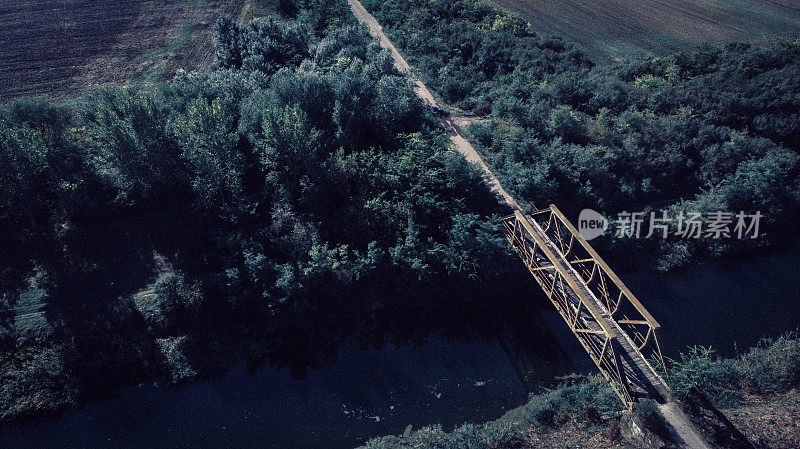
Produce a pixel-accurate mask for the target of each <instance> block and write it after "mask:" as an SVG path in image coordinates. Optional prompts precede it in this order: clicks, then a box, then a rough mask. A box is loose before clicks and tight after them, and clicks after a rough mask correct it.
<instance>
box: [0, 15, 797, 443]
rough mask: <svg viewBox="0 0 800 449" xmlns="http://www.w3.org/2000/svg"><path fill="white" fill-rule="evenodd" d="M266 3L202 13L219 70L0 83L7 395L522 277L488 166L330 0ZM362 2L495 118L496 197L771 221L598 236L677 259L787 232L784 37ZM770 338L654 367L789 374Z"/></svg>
mask: <svg viewBox="0 0 800 449" xmlns="http://www.w3.org/2000/svg"><path fill="white" fill-rule="evenodd" d="M262 3H267V4H268V6H269V8H271V9H273V10H274V14H272V15H269V16H266V17H263V18H259V19H255V20H253V21H252V22H250V23H247V24H239V23H237V22H235V21H233V20H231V19H223V20H221V21H219V22H218V23H217V26H216V36H217V37H216V44H215V49H216V59H215V63H214V66H213V68H212V69H210V70H207V71H203V72H195V73H185V72H180V73H178V75H177V76H176V77H175V78H174V80H172V81H171V82H168V83H164V84H162V85H160V86H158V87H157V88H155V89H152V90H143V89H138V88H117V89H110V90H102V91H98V92H95V93H93V94H91V95H88V96H86V97H85V98H81V99H78V100H76V101H73V102H70V103H68V104H62V103H57V102H53V101H52V100H50V99H47V98H36V99H20V100H15V101H12V102H9V103H7V104H4V105H2V106H0V185H2V189H0V235H1V236H0V240H1V241H0V244H1V245H2V247H3V251H2V252H0V267H2V271H0V295H1V296H0V380H1V382H0V420H8V419H11V418H16V417H21V416H25V415H30V414H35V413H39V412H42V411H51V410H53V409H58V408H63V407H66V406H69V405H73V404H75V403H78V402H80V401H83V400H87V399H94V398H99V397H103V396H106V395H108V394H111V393H113V392H114V391H115V390H117V389H119V388H121V387H125V386H130V385H132V384H135V383H137V382H140V381H142V380H147V379H155V378H158V379H168V380H170V381H172V382H181V381H185V380H188V379H192V378H194V377H196V376H198V375H204V374H209V373H214V372H219V371H224V370H225V369H227V368H229V367H230V365H231V363H232V362H234V361H238V360H242V359H248V360H250V361H251V362H252V363H254V364H258V363H265V361H269V363H274V364H276V365H280V366H285V365H289V367H290V368H291V369H293V370H294V371H296V372H298V373H302V371H303V370H304V369H306V368H308V367H309V366H316V365H319V364H322V363H324V362H326V361H330V360H333V359H335V357H336V352H337V347H338V345H339V344H340V343H341V342H342V341H353V340H356V341H357V342H358V343H360V344H362V345H364V346H380V345H383V344H386V343H387V342H395V343H397V342H402V341H409V340H413V339H415V338H418V337H420V336H421V335H427V334H429V333H430V332H431V331H432V330H436V331H441V330H442V329H443V328H444V329H445V330H446V331H450V330H452V329H450V328H448V322H449V321H453V322H455V323H456V324H455V325H454V326H453V328H454V329H457V328H459V327H461V325H462V324H463V323H459V322H458V320H459V319H460V311H462V310H463V309H465V308H473V309H478V310H480V311H481V312H482V313H481V314H477V315H481V316H482V318H481V322H479V323H471V324H472V327H475V328H479V329H486V331H487V332H489V333H491V332H496V331H497V330H496V329H495V326H494V325H493V322H492V321H493V316H494V314H498V313H508V314H509V315H512V316H513V315H515V314H516V315H519V309H518V308H517V309H513V310H512V311H509V310H511V308H509V304H514V303H515V302H516V301H517V300H519V301H520V302H521V301H522V298H523V297H527V299H528V300H530V292H532V291H537V290H536V288H535V285H534V284H533V283H532V279H531V278H530V276H528V275H527V273H526V272H524V269H523V267H522V266H521V264H519V263H518V262H517V261H516V260H515V258H513V257H511V256H512V254H511V253H510V251H509V250H508V249H507V245H506V242H505V240H504V238H503V237H502V233H501V230H500V227H499V214H501V213H503V212H505V211H503V210H499V209H498V207H499V206H498V205H497V204H496V201H495V200H494V197H493V196H492V194H491V193H490V192H489V191H488V190H487V189H486V187H485V186H484V185H483V183H482V182H481V174H480V172H479V171H478V170H477V169H476V168H474V167H472V166H470V165H469V164H468V163H467V162H465V161H464V159H463V158H462V157H461V155H459V154H458V153H457V152H456V151H454V150H452V149H451V148H450V146H449V145H450V140H449V136H448V135H447V133H446V132H445V131H444V130H442V129H440V127H439V125H438V123H437V120H436V118H435V117H433V116H431V114H430V112H429V111H426V110H425V108H423V106H422V103H421V102H420V101H419V100H418V98H417V97H416V96H415V95H414V93H413V90H412V85H411V83H410V82H409V80H408V79H407V78H406V77H405V76H403V74H401V73H399V72H398V71H397V70H396V69H395V68H394V66H393V63H392V59H391V57H390V56H389V54H388V53H387V52H386V51H384V50H382V49H381V47H380V46H379V44H378V43H377V42H376V41H375V40H374V39H373V38H371V37H370V36H369V35H368V33H367V31H366V30H365V29H364V28H363V27H360V26H357V25H356V23H355V20H354V19H353V18H352V17H351V14H350V11H349V9H348V7H347V5H346V2H345V1H344V0H304V1H300V2H294V1H283V0H276V1H266V0H265V1H264V2H262ZM364 3H365V5H366V6H367V8H368V9H370V10H371V11H372V12H373V13H375V14H376V16H377V17H378V19H379V20H380V21H381V22H382V24H384V25H385V26H386V29H387V31H388V32H389V33H390V34H391V36H392V38H393V39H394V41H395V42H396V43H397V44H398V45H399V47H400V48H401V51H403V52H404V54H406V55H408V56H409V60H410V61H411V62H412V64H413V65H414V66H415V67H416V68H417V69H418V70H419V73H420V75H421V77H422V78H423V80H424V81H425V82H426V83H427V84H428V85H429V87H431V88H432V90H433V91H435V92H436V93H437V95H439V96H441V98H442V99H443V100H445V101H446V102H447V103H449V104H451V105H453V106H455V107H457V108H459V109H461V110H463V111H468V112H470V113H472V114H475V115H480V116H484V117H485V118H486V120H478V121H476V123H474V124H473V125H472V126H471V127H470V128H469V133H470V136H471V137H472V138H473V141H474V142H475V143H476V146H478V147H479V149H480V151H481V152H482V153H483V155H484V156H485V157H486V159H487V161H488V162H489V163H490V165H492V167H493V168H494V169H495V172H496V173H497V175H498V176H499V177H500V178H501V180H502V181H503V183H504V184H505V185H506V186H507V187H508V188H509V189H510V190H511V191H512V192H513V193H514V194H516V195H519V196H520V197H522V198H525V199H526V200H528V201H531V202H532V203H533V204H536V205H546V204H547V203H550V202H552V203H556V204H558V205H559V207H561V208H562V209H563V210H565V212H567V213H568V214H569V215H570V216H571V217H574V216H575V214H576V213H577V211H579V210H581V209H582V208H584V207H590V208H593V209H597V210H600V211H602V212H604V213H606V214H607V215H609V216H611V215H612V214H615V213H617V212H620V211H623V210H629V211H630V210H634V209H636V210H643V211H649V210H651V209H656V208H665V207H666V208H669V210H670V211H671V213H673V214H676V213H678V212H679V211H681V210H684V211H688V210H701V211H714V210H727V211H734V212H735V211H739V210H744V211H748V212H751V211H755V210H760V211H761V212H762V213H763V214H764V217H765V218H764V222H763V227H764V229H765V230H766V231H767V239H758V240H755V241H753V242H748V243H746V244H745V243H742V242H738V241H735V240H724V241H723V240H710V239H706V240H702V239H700V240H693V241H677V242H676V241H669V242H662V241H659V240H656V239H653V240H649V241H628V240H605V241H603V240H601V241H599V245H600V246H604V250H611V251H612V252H611V253H610V254H612V255H613V254H626V255H627V256H628V257H626V258H622V260H624V261H627V262H629V263H637V262H638V261H637V260H636V257H635V255H651V254H654V253H658V254H660V258H659V260H658V267H659V268H663V269H668V268H671V267H674V266H676V265H680V264H683V263H686V262H687V261H689V260H691V259H693V258H696V257H702V256H704V255H707V254H721V253H724V252H726V251H729V250H733V249H742V248H744V247H757V246H761V245H764V244H765V243H767V242H769V241H772V240H774V239H777V238H781V234H782V233H784V232H787V231H790V230H792V229H794V227H795V224H794V223H796V219H797V218H798V217H797V211H798V210H800V209H798V203H799V202H800V179H798V172H799V168H800V166H798V163H799V162H798V154H797V153H798V149H800V129H798V123H800V120H798V119H799V118H800V117H798V111H800V97H799V96H798V95H797V92H798V91H799V90H800V89H798V88H800V85H799V83H800V43H798V42H779V43H775V44H771V45H767V46H764V47H755V46H750V45H745V44H735V45H729V46H725V47H701V48H698V49H694V50H691V51H687V52H683V53H678V54H675V55H672V56H669V57H665V58H643V59H639V60H631V61H625V62H622V63H619V64H616V65H612V66H608V65H604V66H599V65H595V63H593V61H592V59H591V58H590V57H589V56H587V55H586V54H584V53H582V52H581V51H579V50H577V49H575V48H574V47H573V46H572V45H570V44H569V43H566V42H564V41H562V40H560V39H558V38H553V37H546V36H539V35H536V34H534V33H533V32H531V31H530V29H529V27H528V26H527V24H526V23H525V22H523V21H521V20H520V19H518V18H517V17H515V16H513V15H510V14H507V13H504V12H500V11H498V10H495V9H492V8H490V7H489V6H487V5H485V4H484V3H481V2H478V1H475V0H432V1H429V2H408V1H404V0H390V1H386V2H378V1H374V0H367V1H365V2H364ZM632 245H638V246H640V248H638V249H637V251H629V250H630V249H631V246H632ZM642 246H644V247H643V248H642ZM605 254H606V253H604V255H605ZM617 266H618V265H615V268H616V267H617ZM498 292H502V294H499V295H498ZM497 297H502V301H494V302H489V301H487V300H486V299H487V298H497ZM506 308H509V310H506ZM471 315H472V316H475V315H476V314H471ZM498 321H499V320H498ZM785 340H786V341H789V340H790V341H789V342H788V343H787V342H786V341H784V340H781V341H780V342H779V343H780V345H777V346H771V347H776V348H778V349H775V350H774V351H775V352H776V353H777V352H780V351H782V355H781V354H778V355H775V356H774V357H772V359H771V360H777V359H780V360H781V363H783V362H785V366H784V365H780V366H777V368H776V369H779V370H782V371H781V372H779V373H777V374H775V373H774V372H773V371H774V370H773V368H775V367H770V366H766V365H765V366H756V365H757V364H756V358H755V357H753V360H750V362H748V363H747V364H746V363H744V362H741V363H739V364H735V363H734V362H720V361H719V360H717V359H715V358H713V357H711V355H709V354H707V353H703V352H695V353H694V354H693V355H691V356H690V357H689V358H687V359H685V360H682V361H680V362H677V363H676V364H675V365H674V366H675V367H676V371H675V372H676V373H677V374H675V376H678V377H672V378H671V379H670V381H672V382H673V386H677V387H676V388H684V389H688V388H689V387H687V385H688V386H695V385H699V384H701V381H703V382H705V380H706V379H712V380H714V382H717V383H716V385H721V386H722V387H721V388H724V390H725V391H718V392H715V393H719V394H720V395H729V394H730V393H731V391H734V390H736V389H737V388H750V384H751V383H753V382H755V380H754V379H757V378H758V376H759V375H760V373H761V374H763V373H764V372H769V373H770V375H773V374H774V376H776V377H775V378H777V379H778V380H774V382H775V383H776V384H777V385H778V386H777V387H775V388H774V390H775V391H784V390H786V389H788V388H791V387H794V386H796V385H797V384H798V383H797V379H798V376H797V371H798V370H797V368H796V365H797V363H796V359H797V356H796V353H798V351H797V348H796V346H797V339H796V338H791V339H789V338H787V339H785ZM787 348H788V349H787ZM764 350H765V351H766V349H764ZM787 354H788V355H787ZM779 355H781V356H782V357H784V358H780V357H779ZM698 360H699V362H698ZM742 360H743V359H742ZM767 360H770V359H767ZM787 360H788V361H787ZM695 362H696V363H695ZM693 363H694V365H692V364H693ZM737 363H738V362H737ZM697 366H699V368H697ZM686 367H688V368H686ZM684 368H685V369H684ZM690 368H691V369H690ZM695 368H697V370H699V371H697V370H695V371H693V370H694V369H695ZM751 368H752V369H751ZM759 369H760V370H761V371H758V370H759ZM748 370H750V371H748ZM770 370H773V371H770ZM696 372H700V373H701V374H700V375H699V376H705V377H702V379H700V380H698V379H695V378H694V377H692V376H695V373H696ZM681 373H683V374H681ZM682 375H683V376H684V377H680V376H682ZM715 376H716V377H715ZM780 376H783V377H780ZM769 379H773V378H772V377H771V378H769ZM786 379H788V380H786ZM772 381H773V380H770V382H772ZM753 388H756V387H753ZM758 388H761V387H760V386H759V387H758ZM548 394H551V397H549V398H548V399H546V400H545V403H537V402H535V401H534V402H532V404H533V405H529V406H528V408H529V409H528V410H527V411H526V413H527V414H526V419H527V420H528V421H526V422H527V423H528V424H535V425H539V424H543V425H545V426H547V425H550V424H552V423H554V422H557V421H558V420H559V419H560V417H561V416H563V415H565V414H567V413H575V410H576V407H583V408H587V407H584V406H586V405H587V404H588V405H590V406H591V407H592V408H595V409H599V410H600V411H601V412H609V413H610V412H611V411H612V409H613V408H614V407H613V406H612V405H611V402H613V397H611V396H610V390H609V389H608V388H606V387H604V386H603V385H602V384H601V383H599V382H597V381H592V382H589V383H581V384H576V385H569V386H565V387H564V388H563V389H558V390H553V392H551V393H548ZM559 395H560V396H559ZM564 395H566V396H564ZM562 396H564V397H562ZM725 397H727V396H725ZM540 399H541V398H540ZM539 402H542V401H539ZM548 404H549V405H548ZM595 411H596V410H595ZM537 423H538V424H537ZM475 429H476V428H475V427H469V428H468V429H467V432H472V433H470V434H469V435H467V437H469V438H473V437H474V438H484V436H481V435H484V434H480V432H483V431H484V430H482V429H484V428H480V429H479V430H475ZM476 432H478V433H476ZM434 433H435V434H436V435H435V437H436V438H440V437H441V435H439V434H441V433H442V432H441V431H440V430H439V431H436V432H434ZM476 435H478V436H476ZM467 437H464V438H467ZM441 438H444V437H441ZM487 438H489V437H487ZM491 438H494V436H492V437H491ZM441 441H443V442H442V444H441V445H438V446H437V445H432V446H431V447H447V446H446V444H449V443H445V442H444V441H445V440H444V439H442V440H441ZM447 441H450V440H447ZM464 441H466V440H464ZM480 441H484V442H485V441H488V440H486V439H485V438H484V440H480ZM492 441H494V440H492ZM381 444H382V443H381V442H378V441H376V442H373V447H384V446H381ZM437 444H438V443H437ZM476 444H477V443H476ZM481 444H483V443H481ZM487 444H488V443H487ZM475 447H491V446H485V445H484V446H481V445H477V446H475Z"/></svg>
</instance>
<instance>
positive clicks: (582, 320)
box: [504, 211, 635, 407]
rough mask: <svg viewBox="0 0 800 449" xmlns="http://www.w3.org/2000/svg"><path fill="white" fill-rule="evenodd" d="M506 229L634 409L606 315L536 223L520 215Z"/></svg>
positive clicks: (506, 221) (511, 218)
mask: <svg viewBox="0 0 800 449" xmlns="http://www.w3.org/2000/svg"><path fill="white" fill-rule="evenodd" d="M504 226H505V231H506V237H507V239H508V241H509V243H510V244H511V246H512V247H513V248H514V249H515V250H516V251H517V253H518V254H519V256H520V258H521V259H522V261H523V263H524V264H525V266H526V267H527V268H528V271H530V273H531V274H532V275H533V277H534V279H535V280H536V282H537V283H538V284H539V285H540V286H541V288H542V289H543V290H544V292H545V294H546V295H547V297H548V299H550V301H551V302H552V303H553V304H554V305H555V307H556V310H557V311H558V312H559V314H560V315H561V317H562V318H563V319H564V321H566V322H567V324H568V325H569V327H570V330H571V331H572V332H573V334H575V336H576V337H577V338H578V341H579V342H580V343H581V345H582V346H583V347H584V349H585V350H586V352H587V353H588V354H589V356H590V357H591V358H592V360H593V361H594V363H595V364H596V365H597V367H598V368H599V369H600V372H601V373H602V374H603V376H604V377H605V378H606V379H607V380H608V381H609V383H610V385H611V388H612V389H613V390H614V392H615V393H616V394H617V396H619V398H620V399H621V400H622V402H623V403H624V404H625V405H626V406H628V407H631V406H632V405H633V403H634V402H635V398H634V395H633V393H632V390H631V386H630V384H629V382H628V379H627V378H626V374H625V372H624V369H623V367H622V364H621V363H620V354H621V352H620V351H622V349H621V348H620V347H619V344H618V342H617V341H616V337H615V336H614V335H615V334H614V332H612V331H611V329H609V328H608V325H607V323H606V320H605V319H604V318H603V317H602V311H600V310H598V308H597V307H596V306H595V304H594V302H593V301H591V300H590V299H589V298H587V297H586V296H585V294H583V293H582V291H583V290H582V289H581V288H580V286H579V285H577V284H576V282H575V280H574V277H573V276H571V275H570V274H569V273H568V272H567V268H565V267H564V266H562V264H561V263H560V262H559V261H558V255H557V254H555V253H554V252H553V251H552V250H551V248H550V247H549V246H548V242H547V241H545V240H544V239H543V238H542V235H541V234H540V233H537V231H539V232H543V231H542V229H541V228H540V227H539V225H538V224H537V223H536V222H532V221H530V220H528V219H527V218H526V217H525V216H524V215H523V214H522V213H521V212H519V211H517V212H516V213H515V214H514V215H511V216H509V217H506V218H505V219H504ZM534 228H536V230H535V229H534ZM575 299H577V302H576V301H575Z"/></svg>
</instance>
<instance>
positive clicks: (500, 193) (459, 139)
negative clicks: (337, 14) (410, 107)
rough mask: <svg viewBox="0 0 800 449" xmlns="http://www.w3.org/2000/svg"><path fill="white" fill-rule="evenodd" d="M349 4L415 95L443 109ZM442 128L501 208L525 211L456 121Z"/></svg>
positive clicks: (365, 15) (447, 120)
mask: <svg viewBox="0 0 800 449" xmlns="http://www.w3.org/2000/svg"><path fill="white" fill-rule="evenodd" d="M347 3H349V4H350V9H351V10H352V11H353V14H354V15H355V16H356V18H358V20H359V21H361V22H362V23H364V24H365V25H367V27H369V31H370V33H371V34H372V35H373V36H375V37H377V38H378V39H380V42H381V46H383V47H384V48H386V49H388V50H389V51H390V52H391V54H392V58H393V59H394V65H395V67H397V68H398V69H399V70H400V71H401V72H403V73H405V74H407V75H408V76H409V77H410V78H411V80H412V81H413V82H414V92H416V94H417V96H418V97H419V98H421V99H422V101H423V102H424V103H425V104H426V105H428V106H430V107H432V108H437V109H441V108H440V106H439V103H437V102H436V99H435V98H433V94H431V92H430V91H429V90H428V88H427V87H425V84H423V83H422V81H420V79H419V78H417V77H416V75H414V73H413V72H412V70H411V67H410V66H409V65H408V62H406V60H405V58H403V56H402V55H401V54H400V53H399V52H398V51H397V49H396V48H395V47H394V45H392V42H391V41H390V40H389V38H388V37H387V36H386V34H384V32H383V28H382V27H381V26H380V24H378V21H377V20H375V18H374V17H372V14H370V13H369V12H367V10H366V9H365V8H364V6H363V5H362V4H361V2H359V1H358V0H348V1H347ZM439 124H441V125H442V127H443V128H444V129H446V130H447V131H448V132H449V133H450V139H451V140H452V141H453V146H454V147H455V148H456V149H457V150H458V152H459V153H461V154H462V155H464V157H465V158H466V159H467V161H469V162H471V163H473V164H477V165H478V167H480V169H481V170H482V171H483V175H484V181H485V182H486V184H487V185H488V186H489V188H490V189H491V190H492V193H494V194H495V196H496V197H497V200H498V201H500V203H501V204H504V205H506V206H508V207H509V208H511V209H519V210H521V211H522V210H524V209H523V208H522V207H521V206H520V204H519V203H518V202H517V200H515V199H514V197H512V196H511V195H510V194H509V193H508V192H506V189H504V188H503V186H502V185H501V184H500V181H499V180H498V179H497V176H495V175H494V173H492V171H491V170H490V169H489V166H488V165H486V163H485V162H484V161H483V158H481V155H480V154H478V152H477V151H475V148H473V146H472V144H470V143H469V141H468V140H467V139H465V138H464V135H463V134H462V132H461V128H460V127H459V126H458V124H457V123H456V121H455V119H454V118H453V117H451V116H450V115H449V114H447V115H445V116H443V117H440V118H439Z"/></svg>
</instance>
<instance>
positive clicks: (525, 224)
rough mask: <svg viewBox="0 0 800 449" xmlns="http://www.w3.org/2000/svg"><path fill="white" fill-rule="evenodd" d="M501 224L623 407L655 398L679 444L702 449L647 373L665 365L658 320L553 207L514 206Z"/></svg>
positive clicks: (659, 383)
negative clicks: (530, 210) (526, 211)
mask: <svg viewBox="0 0 800 449" xmlns="http://www.w3.org/2000/svg"><path fill="white" fill-rule="evenodd" d="M503 222H504V227H505V232H506V237H507V238H508V241H509V243H510V244H511V246H512V247H513V248H514V249H515V250H516V252H517V253H518V254H519V256H520V258H521V259H522V261H523V263H524V264H525V266H526V267H527V268H528V271H530V273H531V274H532V275H533V277H534V278H535V279H536V282H538V283H539V286H541V288H542V290H543V291H544V293H545V294H546V295H547V297H548V298H549V299H550V301H551V302H552V303H553V305H554V306H555V308H556V310H558V313H559V314H560V315H561V317H562V318H563V319H564V321H565V322H566V323H567V325H568V326H569V328H570V330H571V331H572V333H573V334H575V337H577V339H578V341H579V342H580V343H581V345H582V346H583V348H584V349H585V350H586V352H587V353H588V354H589V357H591V359H592V361H594V363H595V365H597V367H598V368H599V369H600V372H601V373H602V374H603V376H604V377H605V378H606V379H607V380H608V382H609V384H610V385H611V388H612V389H613V390H614V392H615V393H616V394H617V396H619V398H620V399H621V400H622V402H623V403H624V404H625V406H626V407H628V408H629V409H630V408H633V406H634V404H635V403H636V402H638V401H639V400H641V399H644V398H649V399H653V400H655V401H656V403H657V404H658V406H659V409H660V411H661V413H662V415H663V416H664V418H665V420H666V423H667V427H668V430H669V431H670V433H671V434H672V436H673V438H674V439H675V440H676V442H678V443H679V445H681V446H682V447H690V448H708V447H709V446H708V445H707V444H706V443H705V441H704V440H703V438H702V436H701V435H700V433H699V432H698V431H697V429H696V428H695V427H694V426H693V425H692V423H691V421H690V420H689V418H688V417H687V416H686V415H685V413H684V412H683V411H682V410H681V408H680V406H679V405H678V404H677V403H676V402H675V399H674V398H673V397H672V395H671V394H670V391H669V388H668V387H667V385H666V383H665V382H664V380H663V379H662V378H661V376H660V375H659V374H658V373H657V372H656V370H655V369H653V366H652V364H656V365H661V366H663V364H664V361H663V358H662V356H661V349H660V347H659V345H658V338H657V335H656V331H657V330H658V328H659V327H660V326H659V324H658V322H657V321H656V320H655V318H653V316H652V315H650V313H649V312H648V311H647V309H645V308H644V306H643V305H642V304H641V303H640V302H639V300H638V299H636V297H635V296H634V295H633V293H631V291H630V290H628V288H627V287H626V286H625V284H623V283H622V281H621V280H620V279H619V277H617V275H616V274H614V272H613V271H612V270H611V268H609V266H608V265H607V264H606V263H605V262H604V261H603V259H602V258H601V257H600V256H599V255H598V254H597V253H596V252H595V250H594V249H593V248H592V247H591V246H590V245H589V243H588V242H586V240H584V238H583V237H581V235H580V234H579V233H578V231H577V230H576V229H575V227H574V226H573V225H572V224H571V223H570V222H569V220H567V218H566V217H565V216H564V214H562V213H561V211H560V210H558V208H557V207H556V206H554V205H551V206H549V207H547V208H545V209H539V210H536V211H534V212H533V213H530V214H524V213H522V212H521V211H520V210H519V209H516V210H515V212H514V214H513V215H509V216H508V217H505V218H504V219H503ZM645 354H647V355H648V356H649V360H648V358H647V357H646V356H645Z"/></svg>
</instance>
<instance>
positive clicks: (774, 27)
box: [491, 0, 800, 60]
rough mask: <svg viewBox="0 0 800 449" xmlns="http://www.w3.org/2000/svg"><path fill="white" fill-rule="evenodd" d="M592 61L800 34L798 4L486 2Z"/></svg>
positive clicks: (727, 0)
mask: <svg viewBox="0 0 800 449" xmlns="http://www.w3.org/2000/svg"><path fill="white" fill-rule="evenodd" d="M491 2H492V3H494V4H496V5H498V6H501V7H503V8H506V9H509V10H512V11H515V12H518V13H520V14H521V15H522V16H523V17H525V19H526V20H528V21H530V22H531V24H532V25H533V27H534V29H536V30H538V31H540V32H546V33H552V34H556V35H560V36H563V37H565V38H566V39H568V40H570V41H573V42H577V43H579V44H580V45H581V46H583V47H584V49H586V50H587V51H588V52H589V53H590V54H591V56H592V57H593V59H597V60H602V59H618V58H621V57H622V56H624V55H625V54H627V53H629V52H633V51H637V50H647V51H649V52H652V53H655V54H658V55H664V54H667V53H671V52H673V51H676V50H680V49H684V48H686V47H690V46H693V45H696V44H701V43H704V42H712V43H718V44H719V43H726V42H732V41H759V40H771V39H775V38H782V37H796V36H800V0H772V1H770V0H724V1H723V0H491Z"/></svg>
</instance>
